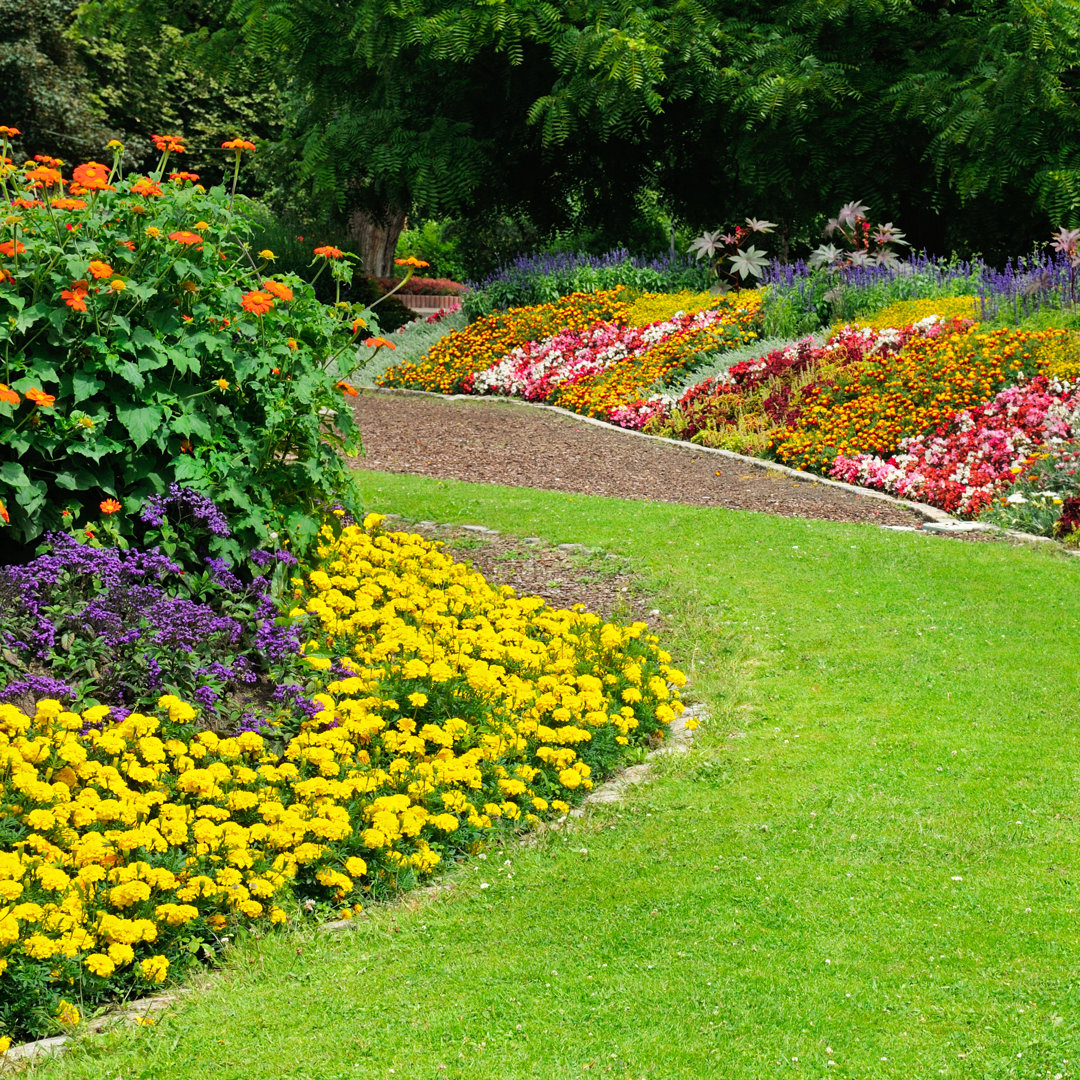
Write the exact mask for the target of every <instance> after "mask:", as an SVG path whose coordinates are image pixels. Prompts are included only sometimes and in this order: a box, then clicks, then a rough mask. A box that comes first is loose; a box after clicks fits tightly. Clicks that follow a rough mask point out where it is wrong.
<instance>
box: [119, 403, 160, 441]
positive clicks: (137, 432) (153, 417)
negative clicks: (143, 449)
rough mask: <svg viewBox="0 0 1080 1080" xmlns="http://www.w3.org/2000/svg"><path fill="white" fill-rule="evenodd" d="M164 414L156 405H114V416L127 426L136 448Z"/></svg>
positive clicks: (150, 433) (146, 438)
mask: <svg viewBox="0 0 1080 1080" xmlns="http://www.w3.org/2000/svg"><path fill="white" fill-rule="evenodd" d="M164 415H165V412H164V410H163V409H160V408H158V407H157V406H156V405H117V406H116V418H117V420H119V421H120V423H121V424H123V425H124V427H125V428H127V431H128V434H129V435H130V436H131V438H132V441H133V442H134V444H135V449H136V450H138V449H139V447H140V446H142V445H143V443H145V442H146V441H147V440H148V439H149V438H150V436H151V435H153V434H154V432H155V431H157V429H158V428H159V427H160V426H161V421H162V418H163V416H164Z"/></svg>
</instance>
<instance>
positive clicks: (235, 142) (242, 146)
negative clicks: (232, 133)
mask: <svg viewBox="0 0 1080 1080" xmlns="http://www.w3.org/2000/svg"><path fill="white" fill-rule="evenodd" d="M221 149H222V150H235V151H236V152H237V153H238V154H239V153H240V151H241V150H254V149H255V144H254V143H253V142H249V141H248V140H247V139H230V140H229V141H228V142H223V143H222V144H221Z"/></svg>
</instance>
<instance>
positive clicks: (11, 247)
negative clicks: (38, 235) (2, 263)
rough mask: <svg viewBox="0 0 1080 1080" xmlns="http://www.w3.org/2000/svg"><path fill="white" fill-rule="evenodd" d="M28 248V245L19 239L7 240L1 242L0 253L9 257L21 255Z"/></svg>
mask: <svg viewBox="0 0 1080 1080" xmlns="http://www.w3.org/2000/svg"><path fill="white" fill-rule="evenodd" d="M25 250H26V245H25V244H23V243H20V241H18V240H5V241H4V243H2V244H0V255H6V256H7V257H8V258H9V259H12V258H14V257H15V256H16V255H21V254H22V253H23V252H24V251H25Z"/></svg>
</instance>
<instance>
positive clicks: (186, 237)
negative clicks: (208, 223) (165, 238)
mask: <svg viewBox="0 0 1080 1080" xmlns="http://www.w3.org/2000/svg"><path fill="white" fill-rule="evenodd" d="M169 239H170V240H175V241H176V242H177V243H178V244H199V245H201V244H202V242H203V238H202V237H201V236H200V235H199V234H198V233H193V232H190V231H189V230H187V229H182V230H181V231H180V232H171V233H169Z"/></svg>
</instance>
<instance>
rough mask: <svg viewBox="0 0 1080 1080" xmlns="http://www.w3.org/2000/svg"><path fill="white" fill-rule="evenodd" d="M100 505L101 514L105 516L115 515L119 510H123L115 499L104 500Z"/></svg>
mask: <svg viewBox="0 0 1080 1080" xmlns="http://www.w3.org/2000/svg"><path fill="white" fill-rule="evenodd" d="M98 505H99V506H100V507H101V512H102V513H103V514H115V513H116V512H117V511H118V510H120V509H122V508H121V506H120V504H119V503H118V502H117V501H116V500H115V499H102V501H101V502H100V503H99V504H98Z"/></svg>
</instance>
